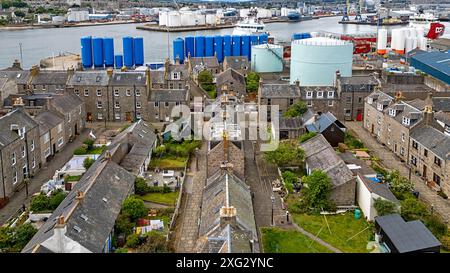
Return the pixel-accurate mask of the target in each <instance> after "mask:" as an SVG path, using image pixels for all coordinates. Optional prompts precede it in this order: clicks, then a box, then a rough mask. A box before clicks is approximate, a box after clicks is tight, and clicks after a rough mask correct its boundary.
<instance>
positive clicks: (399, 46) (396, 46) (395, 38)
mask: <svg viewBox="0 0 450 273" xmlns="http://www.w3.org/2000/svg"><path fill="white" fill-rule="evenodd" d="M405 32H406V31H405V29H403V28H398V29H393V30H392V41H391V48H392V50H394V51H395V52H397V53H398V54H405V43H406V36H405V35H406V33H405Z"/></svg>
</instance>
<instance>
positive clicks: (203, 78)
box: [198, 69, 217, 99]
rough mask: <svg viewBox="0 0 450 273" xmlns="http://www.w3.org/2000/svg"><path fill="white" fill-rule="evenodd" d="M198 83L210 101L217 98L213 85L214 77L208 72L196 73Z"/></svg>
mask: <svg viewBox="0 0 450 273" xmlns="http://www.w3.org/2000/svg"><path fill="white" fill-rule="evenodd" d="M198 83H199V85H200V87H201V88H202V89H203V90H205V92H206V93H208V96H209V97H210V98H212V99H215V98H216V97H217V90H216V85H215V84H214V77H213V75H212V74H211V72H210V71H209V70H206V69H205V70H203V71H201V72H200V73H198Z"/></svg>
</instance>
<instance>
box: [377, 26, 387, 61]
mask: <svg viewBox="0 0 450 273" xmlns="http://www.w3.org/2000/svg"><path fill="white" fill-rule="evenodd" d="M387 37H388V32H387V29H384V28H381V29H380V30H379V31H378V37H377V53H378V54H380V55H384V54H386V53H387Z"/></svg>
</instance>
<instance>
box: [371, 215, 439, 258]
mask: <svg viewBox="0 0 450 273" xmlns="http://www.w3.org/2000/svg"><path fill="white" fill-rule="evenodd" d="M375 222H376V223H377V224H378V225H379V226H380V228H381V229H382V230H383V231H384V232H385V233H386V235H387V237H389V240H390V241H391V242H392V243H393V244H394V246H395V247H396V248H397V250H398V251H399V252H400V253H407V252H413V251H420V250H424V249H429V248H434V247H440V246H441V243H440V242H439V241H438V240H437V239H436V237H434V235H433V234H432V233H431V232H430V231H429V230H428V229H427V228H426V227H425V225H424V224H423V223H422V222H421V221H419V220H416V221H410V222H405V220H403V218H402V217H401V216H400V215H399V214H390V215H385V216H377V217H375Z"/></svg>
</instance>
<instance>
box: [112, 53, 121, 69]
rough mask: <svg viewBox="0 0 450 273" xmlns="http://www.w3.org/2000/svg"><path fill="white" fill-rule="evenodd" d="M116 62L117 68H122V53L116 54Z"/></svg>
mask: <svg viewBox="0 0 450 273" xmlns="http://www.w3.org/2000/svg"><path fill="white" fill-rule="evenodd" d="M114 63H115V65H116V68H117V69H120V68H122V66H123V56H122V55H116V56H114Z"/></svg>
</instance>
